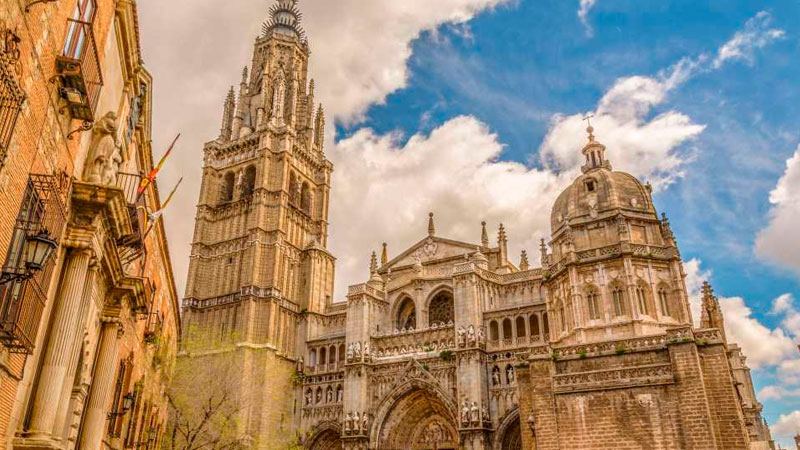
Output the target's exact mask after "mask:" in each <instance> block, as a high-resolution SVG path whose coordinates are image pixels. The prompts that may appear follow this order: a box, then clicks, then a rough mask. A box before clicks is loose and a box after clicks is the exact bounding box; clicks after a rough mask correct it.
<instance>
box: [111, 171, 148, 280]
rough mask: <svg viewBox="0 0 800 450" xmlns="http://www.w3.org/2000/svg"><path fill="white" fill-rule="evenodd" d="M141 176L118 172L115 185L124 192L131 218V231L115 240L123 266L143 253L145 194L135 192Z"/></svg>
mask: <svg viewBox="0 0 800 450" xmlns="http://www.w3.org/2000/svg"><path fill="white" fill-rule="evenodd" d="M141 182H142V177H141V176H139V175H136V174H131V173H122V172H120V173H118V174H117V182H116V187H117V188H119V189H122V192H123V193H124V194H125V203H126V205H127V208H128V216H129V217H130V220H131V229H132V231H131V233H130V234H128V235H125V236H121V237H120V238H119V239H118V240H117V247H118V248H119V259H120V263H121V264H122V265H123V266H124V265H127V264H130V263H131V262H133V261H135V260H136V259H138V258H139V257H141V256H142V255H143V254H144V251H145V248H144V237H145V233H147V230H146V229H145V228H144V225H145V224H146V223H147V208H146V207H145V194H142V195H141V196H138V195H137V194H136V191H137V189H138V188H139V184H140V183H141Z"/></svg>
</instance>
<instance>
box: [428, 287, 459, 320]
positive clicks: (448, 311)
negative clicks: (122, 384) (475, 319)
mask: <svg viewBox="0 0 800 450" xmlns="http://www.w3.org/2000/svg"><path fill="white" fill-rule="evenodd" d="M452 321H453V294H451V293H450V292H448V291H442V292H439V293H438V294H436V296H435V297H433V300H431V303H430V305H428V324H429V325H433V324H434V323H438V324H446V323H449V322H452Z"/></svg>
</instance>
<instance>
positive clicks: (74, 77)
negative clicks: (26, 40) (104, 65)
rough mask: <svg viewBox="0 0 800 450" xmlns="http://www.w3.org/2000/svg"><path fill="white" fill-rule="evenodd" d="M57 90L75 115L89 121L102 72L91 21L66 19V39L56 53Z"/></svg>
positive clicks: (91, 117)
mask: <svg viewBox="0 0 800 450" xmlns="http://www.w3.org/2000/svg"><path fill="white" fill-rule="evenodd" d="M55 78H57V79H58V81H59V83H60V86H59V89H58V91H59V94H60V95H61V98H63V99H64V100H65V101H66V103H67V105H66V108H67V109H68V110H69V112H70V114H71V115H72V117H73V118H75V119H80V120H86V121H90V122H91V121H93V120H94V112H95V108H96V106H97V100H98V98H99V97H100V88H102V87H103V75H102V73H101V71H100V59H99V58H98V53H97V43H96V42H95V39H94V32H93V31H92V24H91V23H90V22H84V21H81V20H75V19H67V39H66V41H65V42H64V48H63V50H62V52H61V54H60V55H58V56H56V77H55Z"/></svg>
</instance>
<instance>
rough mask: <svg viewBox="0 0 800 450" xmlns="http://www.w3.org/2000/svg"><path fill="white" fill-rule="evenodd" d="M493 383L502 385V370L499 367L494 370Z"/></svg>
mask: <svg viewBox="0 0 800 450" xmlns="http://www.w3.org/2000/svg"><path fill="white" fill-rule="evenodd" d="M492 385H493V386H500V371H499V370H497V367H495V368H494V370H492Z"/></svg>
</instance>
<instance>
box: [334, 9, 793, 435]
mask: <svg viewBox="0 0 800 450" xmlns="http://www.w3.org/2000/svg"><path fill="white" fill-rule="evenodd" d="M576 11H577V5H576V2H569V1H563V0H550V1H537V2H532V1H521V2H516V3H514V4H511V5H506V6H501V7H498V8H496V9H494V10H491V11H487V12H484V13H482V14H480V15H478V16H477V17H475V18H474V19H473V20H471V21H470V22H468V23H467V24H466V25H458V26H453V25H443V26H440V27H439V28H437V29H436V31H435V32H430V31H428V32H425V33H423V35H422V36H421V37H420V38H418V39H416V40H414V41H413V43H412V48H413V54H412V57H411V58H410V60H409V61H408V67H409V78H408V83H407V86H406V87H405V88H404V89H401V90H398V91H396V92H394V93H392V94H391V95H389V96H388V98H387V99H386V101H385V104H381V105H375V106H372V107H371V108H369V110H368V111H367V113H366V117H365V119H364V121H363V122H359V123H357V124H355V125H350V126H347V125H342V124H340V125H339V127H338V136H339V137H340V138H343V137H347V136H351V135H352V134H353V133H356V132H358V131H359V130H361V129H362V128H363V127H365V126H368V127H370V128H372V129H373V130H374V131H375V132H376V133H378V134H385V133H390V132H398V131H399V132H401V133H402V134H403V136H404V138H403V139H405V138H408V137H410V136H412V135H414V134H416V133H422V134H427V133H430V132H431V130H433V129H435V128H436V127H438V126H441V125H442V124H443V123H445V122H446V121H448V120H449V119H452V118H454V117H457V116H460V115H471V116H474V117H476V118H478V119H479V120H480V121H481V122H483V123H485V124H487V125H488V126H489V128H490V129H491V131H492V132H493V133H496V134H497V135H498V140H499V141H500V142H501V143H502V144H503V145H504V148H503V152H502V154H501V156H500V158H501V159H503V160H511V161H518V162H520V163H523V164H526V165H534V166H535V165H538V164H539V162H538V160H537V156H536V154H537V153H538V151H539V147H540V145H541V143H542V141H543V139H544V138H545V135H546V134H547V132H548V130H549V128H550V122H551V118H552V116H553V115H554V114H557V113H564V114H576V113H581V112H585V111H590V110H593V109H594V108H595V105H596V104H597V103H598V101H599V99H600V98H601V97H602V96H603V95H604V94H605V92H606V91H607V90H608V89H609V88H610V87H611V86H612V85H613V84H614V83H615V81H616V80H617V79H619V78H623V77H626V76H631V75H645V76H652V75H655V74H657V73H659V71H662V70H665V69H666V68H668V67H669V66H671V65H672V64H674V63H676V62H677V61H679V60H680V59H681V58H684V57H696V56H698V55H700V54H703V53H713V52H714V51H715V50H716V49H717V48H718V47H720V46H722V45H723V44H724V43H725V42H726V41H727V40H729V39H730V38H731V36H733V35H734V34H735V33H736V32H737V30H740V29H742V27H743V26H744V25H745V24H746V22H747V21H748V20H749V19H751V18H753V17H754V16H756V14H757V13H759V12H760V11H766V12H767V13H769V14H770V15H771V16H772V17H773V18H774V22H772V26H773V27H777V28H780V29H782V30H784V31H785V33H786V35H785V37H784V38H782V39H778V40H776V41H775V42H773V43H771V44H770V45H766V46H764V47H763V48H761V49H759V50H758V51H757V52H755V53H754V55H753V57H752V59H750V60H747V59H743V60H739V61H735V62H733V63H731V64H727V65H725V66H724V67H722V68H721V69H719V70H715V71H713V72H709V73H701V74H699V75H696V76H694V77H693V78H692V79H690V80H689V81H687V82H685V83H683V84H682V85H681V86H679V87H678V88H676V89H675V90H673V91H671V92H670V94H669V96H668V98H667V99H666V101H664V102H663V103H661V104H660V105H658V106H656V107H655V108H654V109H653V110H652V111H651V112H650V113H649V114H648V117H650V118H652V117H655V116H657V115H658V114H660V113H662V112H664V111H667V110H679V111H681V112H682V113H684V114H686V115H688V116H689V117H691V118H692V119H693V120H694V122H696V123H698V124H703V125H705V126H706V128H705V129H704V130H703V132H702V133H700V134H699V136H698V137H697V138H696V139H695V140H693V141H691V142H687V143H686V144H685V145H683V146H681V147H680V148H677V149H676V151H677V152H680V153H683V154H686V155H688V158H687V159H688V162H687V163H686V164H685V166H684V175H683V177H681V178H679V179H678V180H677V181H675V182H674V183H672V184H670V185H669V186H668V187H666V188H665V189H663V190H661V191H659V192H658V193H657V195H656V204H657V207H658V208H659V210H660V211H664V212H667V214H668V215H669V217H670V219H671V221H672V224H673V227H674V230H675V232H676V234H677V237H678V240H679V244H680V246H681V250H682V255H683V257H684V259H685V260H689V259H692V258H697V259H699V260H701V261H702V266H703V268H704V269H705V270H709V269H710V270H711V271H712V272H713V275H712V281H713V284H714V286H715V289H716V292H717V293H718V294H719V295H721V296H726V297H732V296H740V297H743V298H744V299H746V302H747V305H748V306H749V307H750V308H752V310H753V315H754V317H755V318H757V320H758V321H760V322H761V323H763V324H765V325H767V326H768V327H770V328H773V327H777V326H779V322H780V317H779V316H777V315H774V314H770V311H771V309H772V306H773V301H774V299H776V298H777V297H779V296H780V295H782V294H786V293H790V294H792V295H793V296H794V297H795V298H797V297H799V296H800V283H798V278H797V276H796V274H795V273H792V272H791V271H789V270H786V269H783V270H781V269H777V268H775V266H774V265H772V264H770V263H769V262H768V261H765V260H763V259H761V258H758V257H756V255H755V253H754V251H753V249H754V243H755V239H756V235H757V234H758V232H759V231H760V230H762V229H763V228H764V227H765V225H766V223H767V222H768V221H769V213H770V203H769V201H768V198H769V193H770V191H771V190H773V189H774V188H775V186H776V183H777V181H778V179H779V178H780V177H781V175H782V174H783V173H784V170H785V168H786V167H785V166H786V160H787V159H788V158H790V157H791V156H792V154H793V153H794V151H795V148H796V147H797V144H798V141H800V128H798V117H800V101H799V100H800V84H798V82H797V79H798V75H797V74H798V73H800V40H798V37H800V26H798V21H797V20H793V19H792V18H795V19H796V18H798V17H800V2H797V1H777V2H771V3H769V4H764V3H761V2H758V4H756V2H747V1H738V2H734V1H712V2H696V1H678V2H669V4H666V3H665V2H640V1H611V0H601V1H598V2H597V4H596V5H595V6H594V7H593V8H592V9H591V11H590V13H589V15H588V23H589V25H590V26H591V28H592V31H593V32H592V34H591V35H590V34H589V33H588V32H587V28H586V27H585V26H584V25H583V24H582V23H581V22H580V21H579V19H578V16H577V14H576ZM596 134H597V135H598V138H599V139H600V140H601V141H602V140H603V129H602V128H598V129H597V131H596ZM401 141H402V139H401ZM401 145H402V143H401ZM575 151H576V152H577V151H578V149H575ZM613 162H614V161H612V163H613ZM786 239H797V236H786ZM771 374H772V371H771V370H769V369H767V370H763V371H757V372H756V375H757V376H756V383H757V384H758V386H757V389H761V388H762V387H764V386H766V385H768V384H772V383H774V382H775V380H774V377H772V376H771ZM764 403H765V414H764V415H765V417H766V419H767V420H768V421H769V422H770V423H774V422H776V421H777V420H778V418H779V415H780V414H787V413H790V412H792V411H794V410H797V409H800V400H798V399H797V398H796V397H795V398H791V397H788V398H784V399H782V400H780V401H779V400H775V399H771V400H765V401H764ZM783 444H784V445H785V446H786V445H789V444H790V443H789V442H788V441H783Z"/></svg>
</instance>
